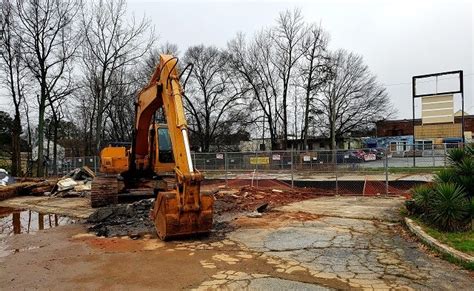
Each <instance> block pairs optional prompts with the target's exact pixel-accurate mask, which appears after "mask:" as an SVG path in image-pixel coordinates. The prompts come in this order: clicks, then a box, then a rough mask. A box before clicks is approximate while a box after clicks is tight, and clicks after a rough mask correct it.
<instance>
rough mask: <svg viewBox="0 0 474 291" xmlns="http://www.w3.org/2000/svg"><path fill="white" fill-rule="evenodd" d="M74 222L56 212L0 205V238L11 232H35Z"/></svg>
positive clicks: (11, 233)
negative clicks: (42, 211)
mask: <svg viewBox="0 0 474 291" xmlns="http://www.w3.org/2000/svg"><path fill="white" fill-rule="evenodd" d="M74 222H75V220H74V219H71V218H69V217H66V216H60V215H57V214H44V213H39V212H36V211H31V210H21V209H14V208H9V207H0V238H1V237H5V236H9V235H13V234H20V233H35V232H36V231H38V230H43V229H48V228H53V227H56V226H60V225H65V224H71V223H74Z"/></svg>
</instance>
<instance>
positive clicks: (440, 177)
mask: <svg viewBox="0 0 474 291" xmlns="http://www.w3.org/2000/svg"><path fill="white" fill-rule="evenodd" d="M456 175H457V173H456V170H455V169H454V168H445V169H441V170H440V171H439V172H437V173H436V175H435V176H434V182H435V183H451V182H452V183H454V182H455V180H456Z"/></svg>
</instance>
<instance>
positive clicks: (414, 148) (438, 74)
mask: <svg viewBox="0 0 474 291" xmlns="http://www.w3.org/2000/svg"><path fill="white" fill-rule="evenodd" d="M454 74H457V75H458V76H459V90H454V91H443V92H436V93H429V94H417V93H416V81H417V80H419V79H425V78H432V77H436V80H438V77H439V76H445V75H454ZM411 85H412V97H413V98H412V113H413V117H412V125H413V167H416V138H415V99H416V98H421V97H426V96H441V95H448V94H453V95H454V94H461V137H462V143H463V145H464V143H465V138H464V79H463V70H456V71H446V72H439V73H433V74H425V75H417V76H413V77H412V81H411ZM454 118H455V117H454ZM454 120H455V122H456V118H455V119H454Z"/></svg>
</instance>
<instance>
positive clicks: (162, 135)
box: [158, 128, 174, 163]
mask: <svg viewBox="0 0 474 291" xmlns="http://www.w3.org/2000/svg"><path fill="white" fill-rule="evenodd" d="M158 160H159V161H160V163H173V162H174V159H173V148H172V146H171V139H170V135H169V132H168V128H158Z"/></svg>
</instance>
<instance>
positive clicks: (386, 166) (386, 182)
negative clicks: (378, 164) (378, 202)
mask: <svg viewBox="0 0 474 291" xmlns="http://www.w3.org/2000/svg"><path fill="white" fill-rule="evenodd" d="M385 196H388V148H386V149H385Z"/></svg>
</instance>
